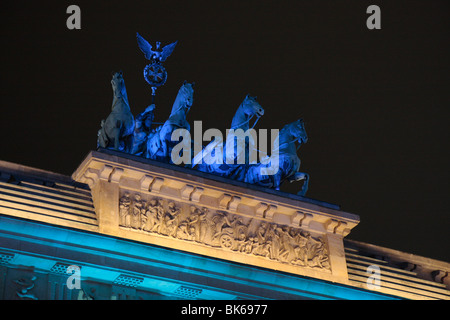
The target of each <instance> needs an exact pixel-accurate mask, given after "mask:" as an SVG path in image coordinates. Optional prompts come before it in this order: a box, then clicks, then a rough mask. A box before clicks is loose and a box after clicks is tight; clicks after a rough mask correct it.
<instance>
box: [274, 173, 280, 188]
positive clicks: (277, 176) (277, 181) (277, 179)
mask: <svg viewBox="0 0 450 320" xmlns="http://www.w3.org/2000/svg"><path fill="white" fill-rule="evenodd" d="M280 184H281V174H279V173H277V174H275V175H274V176H273V186H274V188H275V190H280Z"/></svg>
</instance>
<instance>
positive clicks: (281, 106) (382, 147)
mask: <svg viewBox="0 0 450 320" xmlns="http://www.w3.org/2000/svg"><path fill="white" fill-rule="evenodd" d="M71 4H77V5H78V6H79V7H80V8H81V30H68V29H67V28H66V19H67V18H68V17H69V15H68V14H66V8H67V7H68V6H69V5H71ZM371 4H376V5H378V6H379V7H380V8H381V30H369V29H368V28H367V27H366V20H367V18H368V17H369V14H367V13H366V9H367V7H368V6H369V5H371ZM449 9H450V3H449V2H448V1H432V0H430V1H425V0H422V1H396V0H394V1H380V0H374V1H360V0H352V1H262V0H260V1H167V0H164V1H139V2H133V1H104V2H101V4H99V2H96V3H95V4H93V1H76V2H73V3H72V2H67V1H53V2H51V1H9V2H5V1H3V2H2V5H1V16H2V17H1V20H0V23H1V30H0V32H1V41H2V50H1V57H2V58H1V70H2V85H1V88H0V90H1V111H2V112H1V115H0V137H1V138H0V141H1V148H0V159H1V160H6V161H10V162H15V163H20V164H24V165H28V166H32V167H37V168H40V169H45V170H50V171H54V172H58V173H62V174H66V175H71V174H72V172H73V171H74V170H75V169H76V168H77V166H78V165H79V164H80V163H81V161H82V160H83V159H84V157H85V156H86V155H87V154H88V153H89V151H90V150H94V149H95V148H96V140H97V131H98V129H99V128H100V121H101V120H102V119H105V118H106V117H107V116H108V114H109V112H110V108H111V102H112V89H111V84H110V80H111V72H112V71H118V70H122V71H123V73H124V78H125V83H126V87H127V91H128V97H129V100H130V105H131V109H132V112H133V113H134V115H137V114H138V113H140V112H142V111H143V110H144V109H145V107H146V106H148V105H149V104H150V99H151V90H150V87H149V85H148V84H147V83H146V82H145V81H144V79H143V76H142V70H143V68H144V67H145V65H146V64H147V63H148V61H147V60H145V58H144V56H143V54H142V53H141V51H140V50H139V48H138V46H137V43H136V36H135V35H136V32H139V33H140V34H141V35H142V36H143V37H144V38H146V39H147V40H149V41H150V42H151V43H154V42H155V41H161V42H162V43H163V45H164V44H168V43H170V42H173V41H175V40H178V45H177V47H176V48H175V50H174V52H173V53H172V55H171V56H170V57H169V58H168V59H167V61H166V62H165V67H166V69H167V71H168V80H167V83H166V85H165V86H164V87H162V88H160V89H158V91H157V96H156V107H157V110H156V118H155V121H164V120H166V119H167V117H168V115H169V113H170V110H171V107H172V104H173V100H174V99H175V96H176V93H177V91H178V89H179V87H180V85H181V84H182V82H183V81H184V80H188V81H189V82H192V81H195V83H196V85H195V96H194V99H195V100H194V105H193V107H192V108H191V111H190V113H189V115H188V120H189V122H190V123H191V125H192V124H193V121H194V120H202V121H203V128H204V130H205V129H207V128H219V129H220V130H223V131H224V130H225V129H226V128H229V126H230V123H231V119H232V117H233V115H234V113H235V111H236V109H237V107H238V106H239V104H240V103H241V102H242V100H243V98H244V97H245V95H246V94H247V93H250V94H252V95H256V96H258V101H259V102H260V103H261V105H262V106H263V108H264V109H265V115H264V116H263V117H262V118H261V119H260V120H259V122H258V124H257V128H267V129H271V128H280V129H281V128H282V127H283V126H284V125H285V124H287V123H289V122H292V121H293V120H296V119H297V118H300V117H302V118H303V119H304V121H305V122H306V130H307V132H308V137H309V141H308V143H307V144H305V145H303V146H302V147H301V148H300V150H299V157H300V159H301V161H302V164H301V171H304V172H307V173H309V174H310V176H311V180H310V188H309V191H308V193H307V196H308V197H310V198H313V199H317V200H322V201H326V202H330V203H334V204H338V205H340V206H341V207H342V209H343V210H344V211H347V212H351V213H354V214H358V215H359V216H360V218H361V223H360V224H359V225H358V226H357V227H356V228H355V229H354V230H353V231H352V233H351V234H350V235H349V238H350V239H354V240H359V241H363V242H368V243H372V244H376V245H380V246H384V247H388V248H392V249H396V250H400V251H405V252H409V253H414V254H418V255H422V256H425V257H429V258H436V259H441V260H446V261H450V245H449V242H450V236H449V230H450V223H449V221H450V218H449V215H450V209H449V208H450V201H449V200H450V197H449V194H450V188H449V185H450V175H449V167H448V166H449V145H450V143H449V142H450V135H449V124H448V122H449V120H450V117H449V115H450V113H449V108H450V76H449V75H450V41H449V39H450V19H449V13H450V10H449ZM300 185H301V184H290V185H289V184H287V185H285V186H283V188H282V189H283V190H285V191H287V192H293V193H296V192H297V191H298V188H300Z"/></svg>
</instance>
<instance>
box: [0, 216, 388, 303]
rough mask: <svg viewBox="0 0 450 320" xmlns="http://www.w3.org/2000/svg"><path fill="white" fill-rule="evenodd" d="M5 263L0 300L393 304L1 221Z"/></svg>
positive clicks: (351, 291)
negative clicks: (75, 269) (76, 273)
mask: <svg viewBox="0 0 450 320" xmlns="http://www.w3.org/2000/svg"><path fill="white" fill-rule="evenodd" d="M0 257H2V258H1V259H0V298H1V299H221V300H228V299H394V298H395V297H392V296H388V295H383V294H377V293H375V292H372V291H366V290H362V289H357V288H353V287H349V286H344V285H338V284H334V283H331V282H327V281H321V280H316V279H312V278H307V277H301V276H294V275H291V274H286V273H281V272H276V271H273V270H267V269H263V268H257V267H251V266H247V265H243V264H237V263H230V262H227V261H222V260H220V259H212V258H209V257H205V256H200V255H195V254H190V253H186V252H182V251H178V250H171V249H167V248H162V247H158V246H155V245H148V244H142V243H138V242H133V241H127V240H123V239H118V238H114V237H108V236H103V235H99V234H95V233H89V232H81V231H77V230H73V229H70V228H63V227H56V226H53V225H49V224H44V223H37V222H34V221H29V220H25V219H18V218H14V217H7V216H3V215H0ZM70 265H75V266H77V267H79V268H80V269H79V276H80V277H79V280H80V281H79V283H78V284H79V285H80V287H79V288H77V287H75V288H72V289H70V288H69V287H70V285H69V284H68V279H69V277H70V276H71V275H72V274H68V273H67V272H66V268H67V267H68V266H70ZM72 278H73V277H72ZM69 282H70V283H73V284H77V282H76V279H75V280H74V281H69ZM68 285H69V287H68Z"/></svg>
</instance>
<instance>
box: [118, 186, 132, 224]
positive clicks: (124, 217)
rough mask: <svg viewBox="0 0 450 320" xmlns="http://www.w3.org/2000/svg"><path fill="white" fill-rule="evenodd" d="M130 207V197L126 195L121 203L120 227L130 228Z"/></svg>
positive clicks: (121, 199)
mask: <svg viewBox="0 0 450 320" xmlns="http://www.w3.org/2000/svg"><path fill="white" fill-rule="evenodd" d="M130 205H131V200H130V195H129V194H128V193H125V194H124V195H123V196H122V198H120V201H119V225H121V226H124V227H129V226H130V216H129V215H130Z"/></svg>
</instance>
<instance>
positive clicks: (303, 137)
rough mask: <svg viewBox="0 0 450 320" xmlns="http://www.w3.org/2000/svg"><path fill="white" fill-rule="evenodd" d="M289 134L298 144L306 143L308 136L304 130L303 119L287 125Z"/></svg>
mask: <svg viewBox="0 0 450 320" xmlns="http://www.w3.org/2000/svg"><path fill="white" fill-rule="evenodd" d="M289 132H290V133H291V135H292V137H294V138H295V139H296V140H297V141H298V142H299V143H300V144H302V143H306V142H307V141H308V135H307V134H306V130H305V123H304V122H303V119H298V120H297V121H294V122H292V123H290V124H289Z"/></svg>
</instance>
